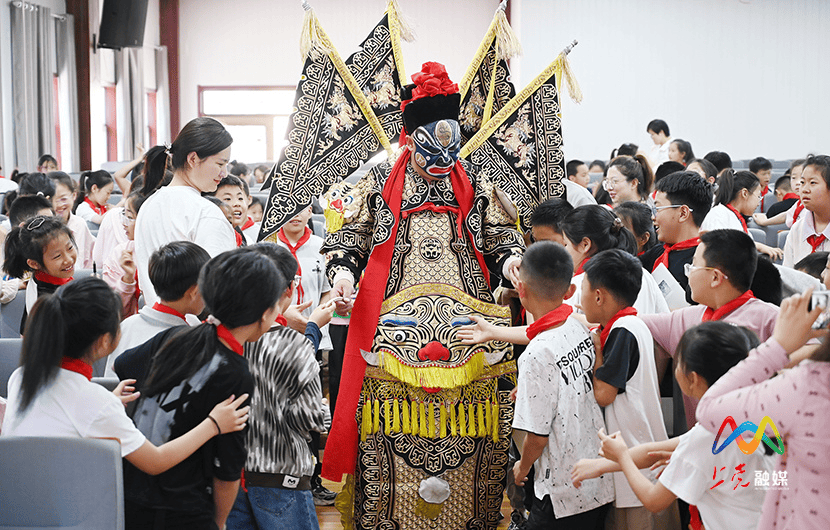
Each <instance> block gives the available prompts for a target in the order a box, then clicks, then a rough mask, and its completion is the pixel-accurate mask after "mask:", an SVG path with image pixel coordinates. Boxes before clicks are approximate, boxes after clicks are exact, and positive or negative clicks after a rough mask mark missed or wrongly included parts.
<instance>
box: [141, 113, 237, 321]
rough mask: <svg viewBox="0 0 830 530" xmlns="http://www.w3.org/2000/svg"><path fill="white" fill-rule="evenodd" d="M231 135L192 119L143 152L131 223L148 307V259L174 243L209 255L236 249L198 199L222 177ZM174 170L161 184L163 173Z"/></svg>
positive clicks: (216, 215)
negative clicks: (139, 203)
mask: <svg viewBox="0 0 830 530" xmlns="http://www.w3.org/2000/svg"><path fill="white" fill-rule="evenodd" d="M232 142H233V138H231V135H230V133H229V132H228V131H227V130H226V129H225V127H223V126H222V124H221V123H219V122H218V121H216V120H215V119H213V118H207V117H202V118H196V119H194V120H191V121H190V122H189V123H188V124H187V125H185V126H184V128H183V129H182V130H181V132H180V133H179V135H178V136H177V137H176V139H175V140H174V141H173V143H172V145H170V146H169V147H168V148H166V149H164V148H159V147H156V148H153V149H151V150H150V151H148V152H147V156H146V161H145V174H144V187H143V188H142V194H143V195H144V196H145V197H147V202H146V203H145V204H144V206H143V207H142V209H141V212H140V214H139V216H138V218H137V219H136V224H135V259H136V265H137V267H138V282H139V285H140V286H141V291H142V292H143V293H144V299H145V301H146V303H147V304H150V305H152V304H153V303H154V302H156V301H158V297H157V296H156V292H155V290H154V289H153V284H152V282H150V277H149V275H148V274H147V267H148V265H149V263H150V256H151V255H152V254H153V252H154V251H156V250H157V249H159V248H161V247H162V246H164V245H166V244H167V243H171V242H173V241H191V242H193V243H196V244H197V245H199V246H200V247H202V248H203V249H205V250H206V251H207V252H208V254H210V255H211V256H217V255H219V254H221V253H222V252H224V251H227V250H232V249H234V248H236V237H235V235H234V232H233V229H232V228H231V227H230V226H229V225H228V221H227V219H225V217H224V216H223V215H222V212H221V211H219V209H218V208H216V207H215V206H213V205H212V204H211V203H210V202H209V201H207V200H206V199H204V198H202V193H206V192H213V191H216V186H217V185H218V184H219V181H221V180H222V179H223V178H224V177H225V176H226V175H227V165H228V161H229V160H230V153H231V143H232ZM167 170H170V171H172V172H173V177H172V179H171V180H170V181H169V184H166V185H165V184H164V180H165V174H166V171H167Z"/></svg>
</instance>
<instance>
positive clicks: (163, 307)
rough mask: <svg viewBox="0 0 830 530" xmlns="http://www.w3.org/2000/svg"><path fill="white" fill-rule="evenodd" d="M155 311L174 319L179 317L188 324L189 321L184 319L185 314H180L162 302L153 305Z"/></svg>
mask: <svg viewBox="0 0 830 530" xmlns="http://www.w3.org/2000/svg"><path fill="white" fill-rule="evenodd" d="M153 309H155V310H156V311H161V312H162V313H167V314H168V315H173V316H174V317H179V318H180V319H182V320H184V321H185V323H187V319H186V318H185V317H184V315H183V314H181V313H179V312H178V311H176V310H175V309H173V308H172V307H170V306H167V305H164V304H162V303H161V302H156V303H155V304H153Z"/></svg>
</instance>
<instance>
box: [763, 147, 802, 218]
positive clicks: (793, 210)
mask: <svg viewBox="0 0 830 530" xmlns="http://www.w3.org/2000/svg"><path fill="white" fill-rule="evenodd" d="M805 162H806V159H804V158H799V159H797V160H793V161H792V164H790V168H789V169H788V170H787V171H788V173H789V175H788V174H787V173H785V174H784V176H782V177H781V178H779V179H778V181H781V179H783V178H785V177H788V181H789V186H790V188H791V193H785V195H784V198H786V199H788V200H789V206H788V207H787V208H786V210H785V209H784V208H783V207H781V208H778V206H779V205H778V203H776V204H773V205H772V206H770V208H769V211H767V213H766V214H763V213H760V212H759V213H756V214H754V215H753V217H754V219H755V223H756V224H757V225H758V226H770V225H778V224H786V225H787V227H788V228H792V226H793V224H794V223H795V222H796V221H797V220H798V219H799V218H800V217H801V215H802V214H803V213H804V204H803V203H802V202H801V185H802V184H803V183H804V179H803V174H804V163H805ZM778 181H776V190H777V188H778ZM778 195H779V194H778V192H777V191H776V196H778ZM784 198H782V197H779V198H778V201H779V202H781V201H782V200H784ZM773 209H774V212H775V213H774V214H773Z"/></svg>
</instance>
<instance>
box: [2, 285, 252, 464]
mask: <svg viewBox="0 0 830 530" xmlns="http://www.w3.org/2000/svg"><path fill="white" fill-rule="evenodd" d="M120 306H121V303H120V302H119V300H118V297H117V296H115V294H113V292H112V290H111V289H110V288H109V287H108V286H107V284H106V283H104V282H103V280H100V279H98V278H83V279H81V280H78V281H75V282H72V283H69V284H67V285H65V286H63V287H60V288H59V289H58V290H57V291H55V293H54V294H51V295H47V296H44V297H42V298H40V299H39V300H38V301H37V303H36V304H35V307H34V309H33V310H32V315H31V318H30V322H29V328H28V329H29V331H30V332H29V333H27V334H26V336H25V337H24V338H23V348H22V353H21V361H22V366H21V367H20V368H18V369H17V370H15V371H14V373H12V376H11V377H10V378H9V402H8V404H7V407H6V415H5V418H4V419H3V430H2V432H3V436H49V437H79V438H115V439H117V440H119V442H120V443H121V455H122V456H123V457H124V458H126V460H127V462H129V463H130V464H132V465H134V466H136V467H138V468H139V469H141V470H143V471H144V472H145V473H148V474H151V475H157V474H159V473H163V472H165V471H167V470H168V469H170V468H171V467H173V466H174V465H176V464H178V463H179V462H181V461H182V460H184V459H185V458H187V457H188V456H190V455H191V454H192V453H193V452H194V451H195V450H196V449H197V448H198V447H200V446H201V445H202V444H204V443H206V442H207V441H208V440H210V439H211V438H213V437H214V436H216V435H218V434H221V433H230V432H234V431H239V430H241V429H243V428H244V427H245V423H246V421H247V418H248V407H243V408H240V409H238V410H237V407H239V406H240V405H241V403H242V402H243V401H245V400H246V399H247V398H248V396H247V395H240V396H239V398H238V399H236V400H235V401H234V397H233V396H230V397H227V396H225V398H226V399H223V400H221V402H218V403H217V405H216V406H215V407H213V408H212V409H211V410H209V411H204V414H203V415H202V417H201V419H200V421H198V422H196V424H195V425H194V428H193V429H192V430H190V431H189V432H181V433H178V434H177V437H176V439H175V440H173V441H171V442H168V443H165V444H164V445H161V446H159V447H156V446H155V445H154V444H153V443H151V442H150V441H148V440H147V439H146V438H145V436H144V435H143V434H142V433H141V432H140V431H139V430H138V429H137V428H136V427H135V425H134V424H133V422H132V421H130V418H129V417H127V414H126V413H125V412H124V405H125V404H126V403H128V402H130V401H133V400H134V399H136V398H137V397H139V394H138V393H130V392H131V390H132V387H131V386H130V385H131V384H132V383H133V382H134V381H131V380H126V381H122V382H121V383H120V384H119V385H118V387H116V389H115V390H114V391H113V392H108V391H107V390H106V389H105V388H104V387H103V386H100V385H98V384H95V383H92V382H91V378H92V363H94V362H95V361H97V360H99V359H102V358H104V357H106V356H107V355H108V354H109V353H110V352H111V351H112V350H113V348H115V347H116V345H117V344H118V339H119V332H118V324H119V322H120V321H121V319H120V314H121V312H120Z"/></svg>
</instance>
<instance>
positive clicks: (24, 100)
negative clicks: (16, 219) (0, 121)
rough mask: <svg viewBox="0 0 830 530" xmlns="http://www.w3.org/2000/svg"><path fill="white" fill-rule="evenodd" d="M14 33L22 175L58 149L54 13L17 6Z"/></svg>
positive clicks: (14, 85)
mask: <svg viewBox="0 0 830 530" xmlns="http://www.w3.org/2000/svg"><path fill="white" fill-rule="evenodd" d="M11 32H12V35H11V37H12V38H11V42H12V109H13V110H12V112H13V116H12V120H13V121H12V123H13V129H12V130H13V131H14V163H15V165H16V166H17V167H18V168H19V169H20V170H21V171H34V170H35V169H36V167H37V160H38V158H40V155H42V154H46V153H49V154H53V153H54V152H55V147H56V140H55V116H54V115H53V114H54V112H53V105H54V94H53V92H54V89H53V76H54V73H55V57H54V55H55V25H54V23H53V19H52V14H51V10H50V9H49V8H48V7H42V6H37V5H32V4H28V3H25V2H13V3H12V4H11ZM76 105H77V103H76Z"/></svg>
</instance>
